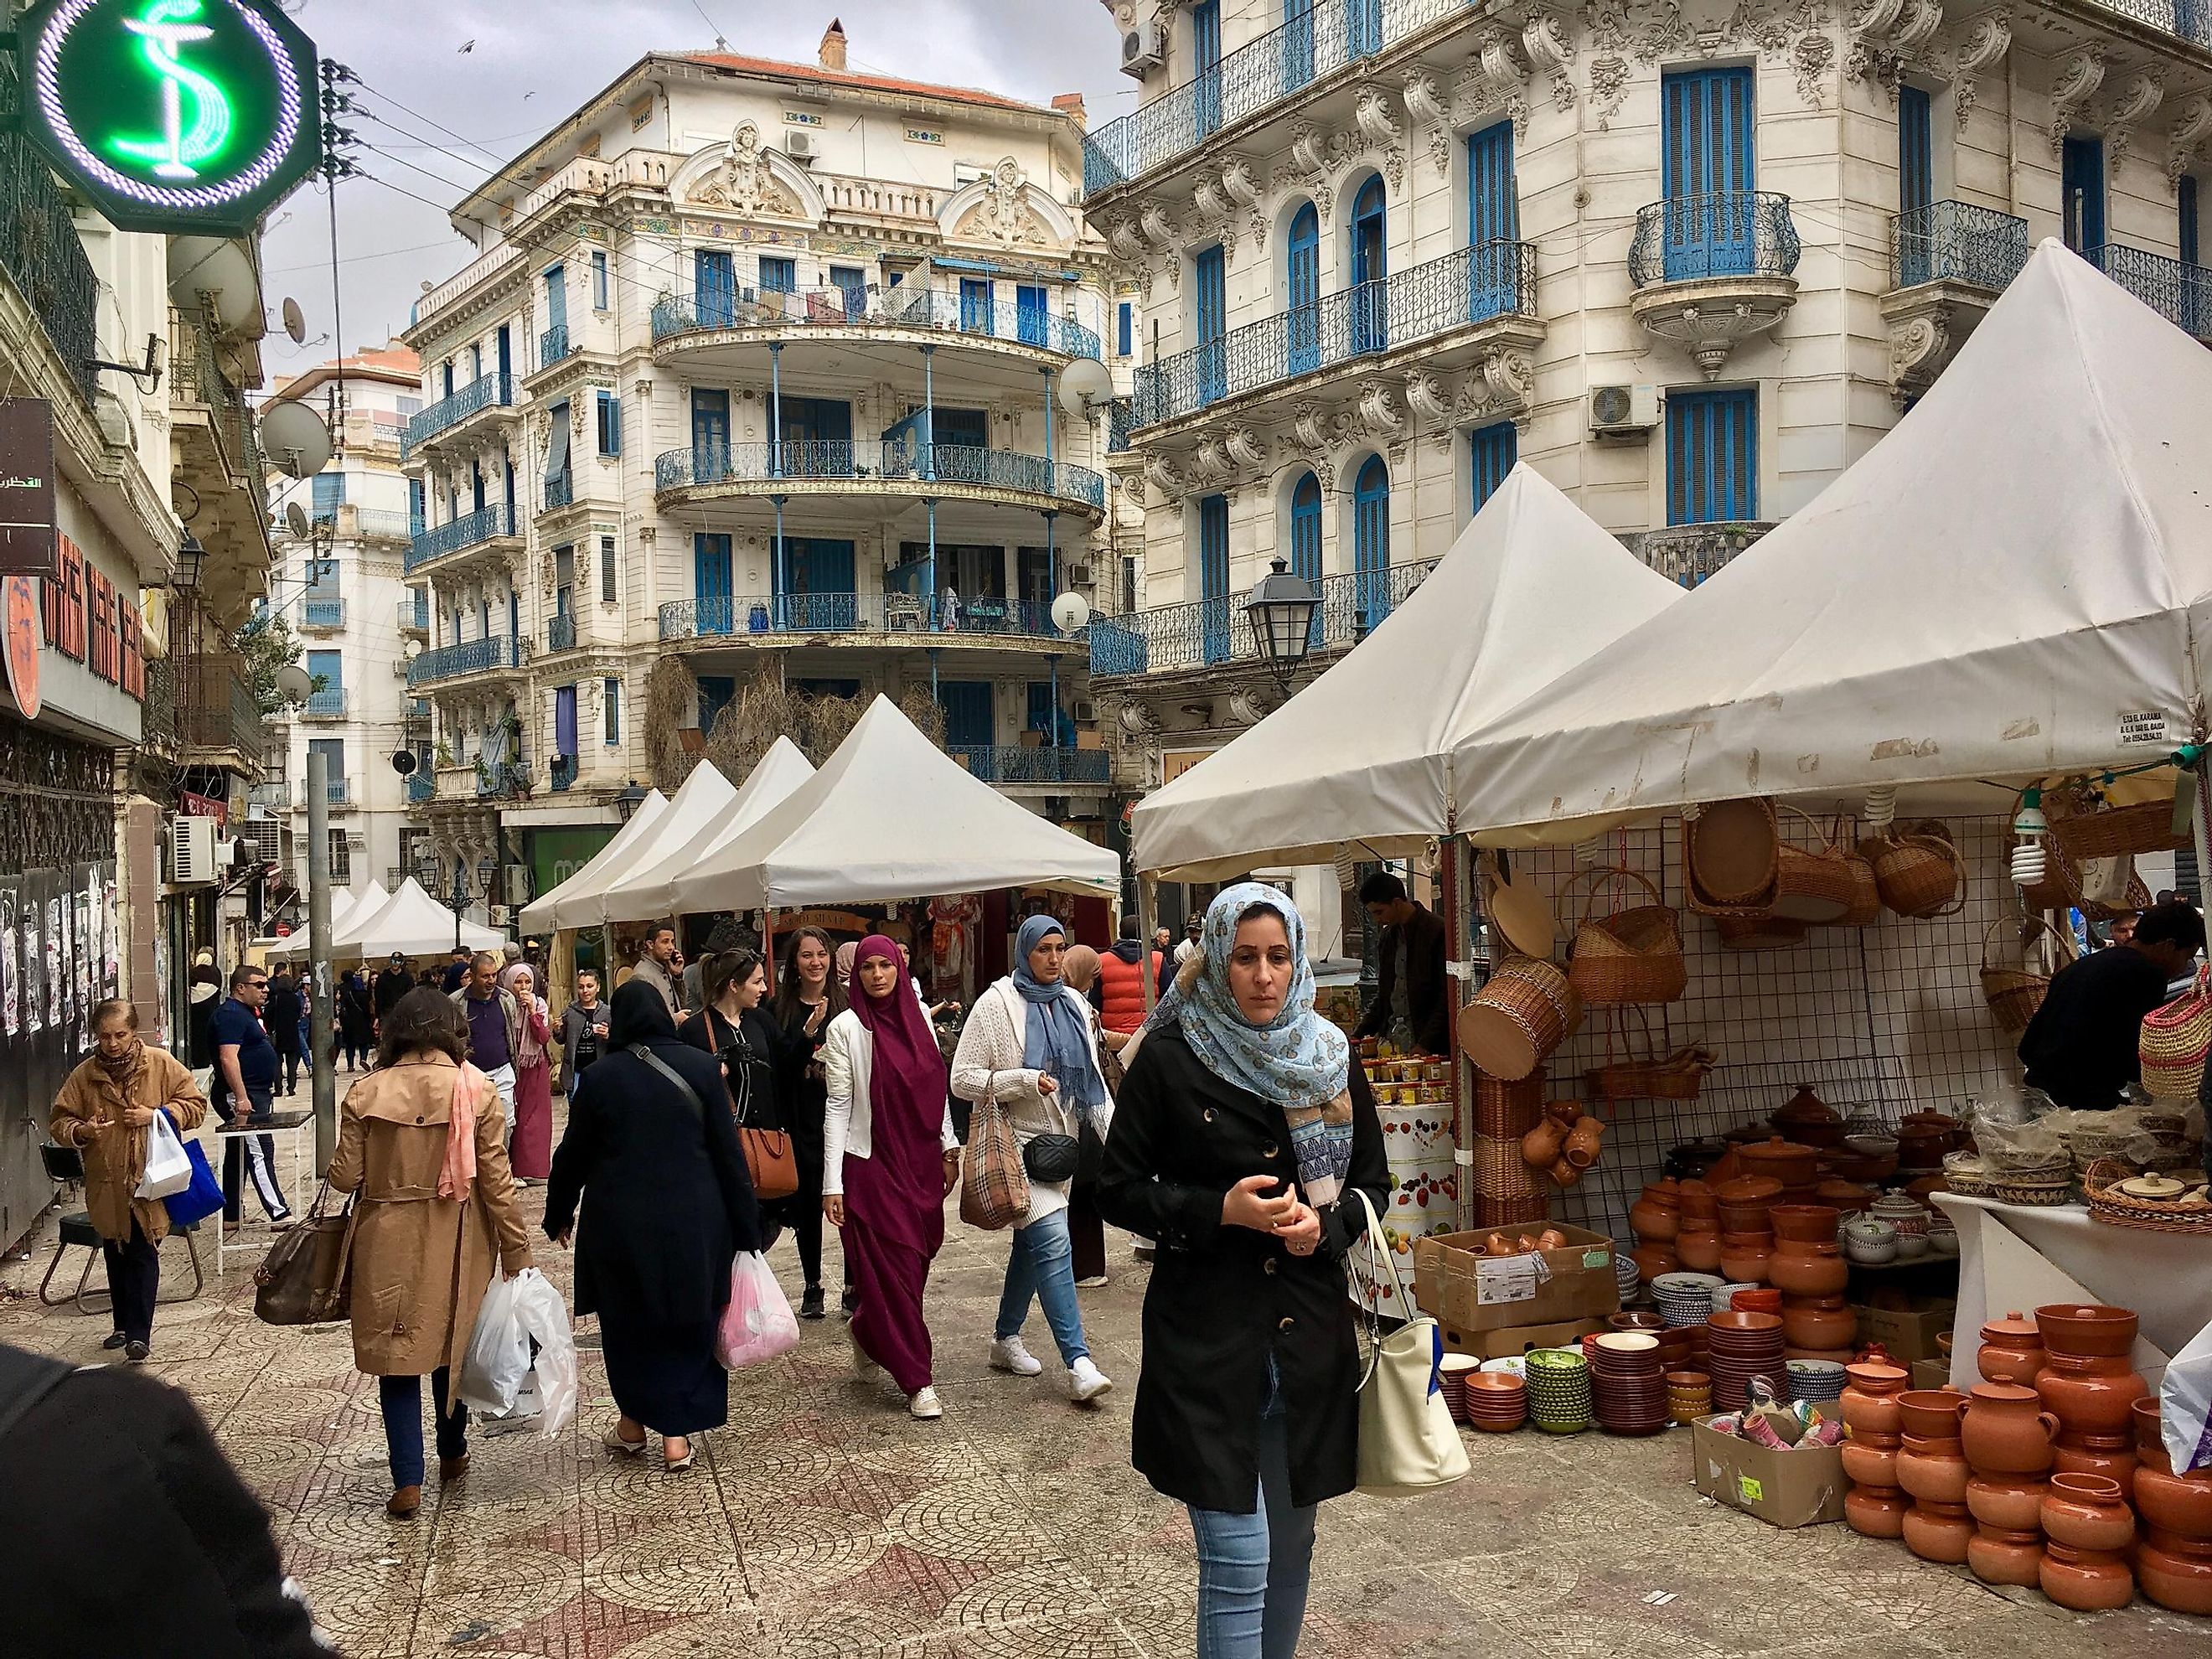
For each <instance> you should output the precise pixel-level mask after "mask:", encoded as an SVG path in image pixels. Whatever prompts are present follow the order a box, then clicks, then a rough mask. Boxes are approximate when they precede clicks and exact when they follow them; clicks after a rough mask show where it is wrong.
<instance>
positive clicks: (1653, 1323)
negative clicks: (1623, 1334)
mask: <svg viewBox="0 0 2212 1659" xmlns="http://www.w3.org/2000/svg"><path fill="white" fill-rule="evenodd" d="M1605 1322H1606V1324H1607V1326H1608V1327H1609V1328H1612V1329H1613V1330H1616V1331H1650V1333H1651V1334H1653V1335H1655V1336H1656V1335H1657V1334H1659V1333H1660V1332H1661V1331H1663V1330H1665V1329H1666V1328H1667V1319H1666V1316H1665V1315H1663V1314H1656V1313H1653V1312H1651V1311H1650V1310H1648V1309H1640V1308H1638V1309H1624V1310H1622V1311H1621V1312H1620V1313H1617V1314H1607V1316H1606V1319H1605Z"/></svg>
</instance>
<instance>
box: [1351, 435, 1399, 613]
mask: <svg viewBox="0 0 2212 1659" xmlns="http://www.w3.org/2000/svg"><path fill="white" fill-rule="evenodd" d="M1352 569H1353V571H1354V572H1355V573H1356V574H1357V578H1358V606H1359V629H1360V631H1361V633H1362V634H1364V633H1365V632H1366V630H1367V629H1370V628H1372V627H1374V626H1375V625H1376V623H1379V622H1381V621H1382V620H1383V617H1387V616H1389V614H1390V469H1389V467H1387V466H1385V465H1383V458H1382V457H1381V456H1380V455H1370V456H1369V457H1368V458H1367V460H1366V464H1365V465H1363V466H1362V467H1361V468H1360V469H1359V477H1358V481H1357V482H1356V483H1354V484H1353V485H1352Z"/></svg>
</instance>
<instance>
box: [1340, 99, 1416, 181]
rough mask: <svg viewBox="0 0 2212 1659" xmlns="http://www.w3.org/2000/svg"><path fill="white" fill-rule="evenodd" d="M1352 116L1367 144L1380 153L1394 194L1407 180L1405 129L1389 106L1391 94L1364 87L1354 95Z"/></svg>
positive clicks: (1386, 176) (1384, 172) (1386, 177)
mask: <svg viewBox="0 0 2212 1659" xmlns="http://www.w3.org/2000/svg"><path fill="white" fill-rule="evenodd" d="M1352 121H1353V123H1354V125H1357V126H1358V129H1359V135H1360V137H1362V138H1364V139H1365V140H1366V141H1367V147H1368V148H1369V149H1371V150H1375V151H1377V152H1379V153H1380V155H1381V158H1382V167H1383V177H1384V178H1385V179H1388V180H1389V185H1390V193H1391V194H1392V195H1393V196H1395V195H1396V194H1398V192H1399V191H1401V189H1403V188H1404V186H1405V183H1406V147H1405V144H1404V143H1403V142H1402V140H1403V139H1404V137H1405V136H1406V129H1405V127H1404V126H1403V125H1401V123H1400V121H1399V119H1398V115H1397V112H1396V111H1395V110H1393V109H1392V108H1391V107H1390V94H1389V93H1387V92H1385V91H1383V88H1380V87H1376V86H1365V87H1362V88H1360V89H1359V90H1358V92H1357V93H1355V94H1353V95H1352Z"/></svg>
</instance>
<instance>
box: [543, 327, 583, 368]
mask: <svg viewBox="0 0 2212 1659" xmlns="http://www.w3.org/2000/svg"><path fill="white" fill-rule="evenodd" d="M576 351H577V348H576V347H575V346H574V345H572V344H570V343H569V341H568V324H566V323H556V324H554V325H553V326H552V327H550V328H549V329H547V330H546V331H544V333H543V334H541V335H539V336H538V368H552V367H553V365H554V364H556V363H560V362H567V361H568V359H569V358H571V357H573V356H575V355H576Z"/></svg>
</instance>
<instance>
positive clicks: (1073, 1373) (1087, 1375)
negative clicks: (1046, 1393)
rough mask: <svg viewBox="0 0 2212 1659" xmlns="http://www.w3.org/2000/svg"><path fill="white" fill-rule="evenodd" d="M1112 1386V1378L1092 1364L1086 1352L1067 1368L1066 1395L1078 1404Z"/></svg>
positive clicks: (1085, 1402)
mask: <svg viewBox="0 0 2212 1659" xmlns="http://www.w3.org/2000/svg"><path fill="white" fill-rule="evenodd" d="M1113 1386H1114V1379H1113V1378H1112V1377H1110V1376H1107V1375H1106V1373H1105V1372H1103V1371H1102V1370H1099V1369H1098V1367H1097V1366H1096V1365H1094V1364H1091V1356H1090V1355H1088V1354H1085V1356H1084V1357H1083V1358H1080V1359H1079V1360H1077V1361H1076V1362H1075V1363H1074V1364H1073V1365H1071V1366H1069V1367H1068V1368H1067V1397H1068V1398H1069V1399H1070V1400H1073V1401H1074V1402H1075V1403H1076V1404H1077V1405H1079V1406H1081V1405H1085V1404H1088V1403H1089V1402H1090V1401H1093V1400H1096V1399H1097V1398H1098V1396H1099V1395H1102V1394H1104V1393H1106V1392H1107V1391H1108V1390H1109V1389H1112V1388H1113Z"/></svg>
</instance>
